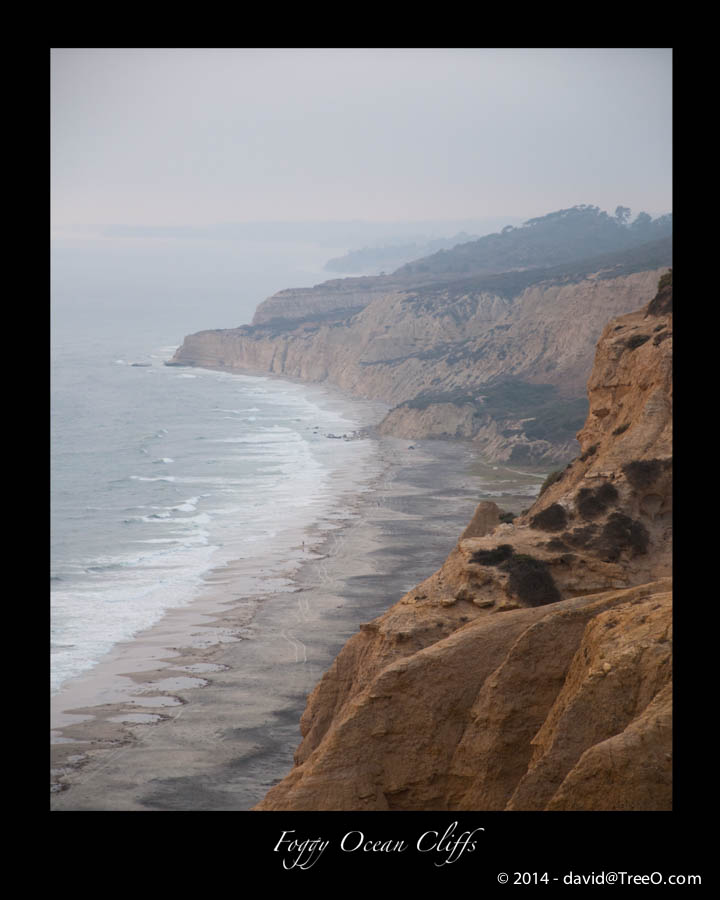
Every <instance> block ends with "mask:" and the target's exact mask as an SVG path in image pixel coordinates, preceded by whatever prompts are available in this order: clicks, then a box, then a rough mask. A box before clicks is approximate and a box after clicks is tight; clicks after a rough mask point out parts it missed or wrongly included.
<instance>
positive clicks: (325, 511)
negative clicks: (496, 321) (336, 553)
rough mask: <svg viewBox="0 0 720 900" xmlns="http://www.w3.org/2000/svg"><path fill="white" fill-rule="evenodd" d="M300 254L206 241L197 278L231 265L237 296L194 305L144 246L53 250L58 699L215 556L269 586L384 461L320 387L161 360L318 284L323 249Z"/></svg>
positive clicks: (191, 593) (177, 598) (75, 245)
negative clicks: (276, 298) (152, 270)
mask: <svg viewBox="0 0 720 900" xmlns="http://www.w3.org/2000/svg"><path fill="white" fill-rule="evenodd" d="M159 249H160V251H161V252H160V259H159V260H158V259H157V257H156V256H150V257H148V258H152V260H153V265H156V266H157V267H158V272H160V271H167V272H169V273H172V272H173V271H174V269H173V268H171V267H168V268H167V269H165V270H163V268H162V266H163V262H162V256H163V252H164V253H165V256H166V257H167V255H168V254H172V255H173V258H174V255H175V254H176V253H177V252H178V249H177V242H175V243H174V244H173V243H172V242H168V244H167V245H166V246H164V248H163V246H161V247H160V248H159ZM292 249H293V251H294V252H292V253H291V252H288V247H287V245H285V246H284V247H280V248H278V247H277V246H275V245H273V244H270V243H269V244H267V245H263V247H262V251H263V252H262V253H259V252H258V245H257V244H253V245H245V246H239V245H238V242H235V243H233V245H232V246H231V247H228V246H226V247H224V248H223V247H221V248H220V249H218V247H216V246H214V247H212V252H211V253H209V252H208V248H207V247H205V248H201V249H200V250H198V249H197V247H195V248H194V252H195V253H196V256H197V257H198V258H197V259H196V261H195V262H196V271H199V272H200V273H201V272H202V271H203V265H205V267H206V268H207V269H209V268H210V267H211V266H212V270H213V272H215V271H216V270H215V267H216V265H217V261H218V257H219V256H222V258H224V259H225V260H226V262H227V263H228V264H229V263H232V266H231V267H230V266H229V265H228V266H226V269H227V268H232V269H233V272H232V274H233V277H234V278H236V279H237V282H236V283H237V299H236V301H235V302H233V297H232V295H231V293H229V292H228V291H227V290H225V291H221V290H216V291H215V294H214V295H213V294H212V292H211V294H210V298H208V295H207V294H205V295H204V296H202V297H200V296H198V297H197V298H196V302H195V303H193V302H192V297H191V295H190V294H189V293H188V285H187V284H185V285H184V286H182V285H180V283H179V281H175V282H173V283H172V284H165V285H163V287H162V289H158V281H157V279H156V280H154V281H153V279H152V278H150V279H148V278H147V275H148V266H147V264H142V263H143V259H145V257H147V255H148V250H147V247H146V246H145V245H144V244H143V245H136V246H133V245H132V244H130V245H129V244H127V243H125V244H123V243H122V242H120V243H119V244H117V245H115V246H111V245H102V244H98V243H90V244H88V245H85V246H82V244H81V242H67V243H66V244H63V243H62V242H61V243H60V244H58V245H56V246H55V248H54V257H53V262H54V271H53V276H54V283H53V320H52V326H53V327H52V346H51V350H52V360H51V576H50V579H51V580H50V587H51V691H52V692H57V691H58V690H59V689H60V688H61V687H62V686H63V685H64V684H66V683H67V682H68V680H70V679H72V678H74V677H75V676H78V675H80V674H82V673H85V672H87V671H88V670H89V669H91V668H92V667H93V666H94V665H95V664H96V663H98V662H99V661H100V660H101V659H102V658H103V656H104V655H106V654H107V653H108V651H110V650H111V649H112V648H113V647H114V646H115V645H116V644H117V643H119V642H121V641H126V640H128V639H130V638H132V637H133V636H134V635H135V634H137V633H138V632H139V631H142V630H143V629H146V628H148V627H149V626H151V625H153V624H154V623H156V622H157V621H158V620H159V619H160V618H161V616H162V615H163V613H164V612H165V611H166V610H168V609H170V608H173V607H178V606H183V605H185V604H187V603H189V602H190V601H191V600H192V599H193V597H195V596H196V595H197V593H198V591H199V589H200V588H201V586H202V584H203V578H204V576H207V574H208V573H209V572H211V571H212V570H213V569H215V568H217V567H218V566H223V565H224V564H226V563H227V562H229V561H230V560H243V559H249V558H252V559H253V560H254V561H255V562H256V568H257V570H258V572H262V573H263V577H264V578H266V579H268V578H272V577H273V575H274V569H273V566H274V567H275V569H277V568H278V563H277V560H278V559H280V558H285V559H286V560H287V559H290V558H291V557H292V556H293V554H297V553H298V546H297V543H298V534H299V533H300V532H301V531H302V529H303V528H305V527H307V526H309V525H312V524H313V523H314V522H317V521H318V520H319V519H322V518H327V517H328V516H331V515H332V513H333V509H334V507H335V506H336V505H337V502H338V497H339V495H340V493H341V491H346V490H347V489H348V485H349V483H352V484H354V485H355V487H356V489H357V490H362V489H363V485H364V484H365V483H366V482H367V481H368V480H369V479H370V478H372V476H373V474H374V473H375V472H376V471H377V465H378V463H377V458H376V449H377V448H376V445H375V444H374V442H373V441H371V440H369V439H353V440H351V439H349V438H350V437H351V436H353V434H354V432H356V431H357V430H358V429H359V428H360V427H361V425H362V424H363V421H362V415H360V418H352V417H348V414H347V412H346V410H347V408H348V405H347V404H344V405H342V408H341V406H340V405H339V404H338V403H333V402H332V397H331V396H330V394H329V393H328V392H327V391H326V390H325V389H323V388H321V387H319V386H312V385H309V386H306V385H300V384H295V383H292V382H289V381H283V380H279V379H275V378H264V377H252V376H245V375H240V374H231V373H225V372H216V371H208V370H196V369H192V370H190V369H183V368H175V367H167V366H165V365H164V363H165V362H166V360H168V359H169V358H170V357H171V356H172V354H173V352H174V350H175V348H176V347H177V346H178V344H179V343H180V342H181V341H182V338H183V336H184V335H185V334H186V333H189V332H191V331H193V330H198V329H199V328H203V327H206V328H213V327H228V326H229V325H233V324H234V325H237V324H240V323H241V322H243V321H248V320H249V318H250V315H251V310H252V308H253V307H254V305H256V303H257V302H260V301H261V300H262V299H264V297H265V296H268V295H269V294H271V293H273V292H274V291H275V290H279V289H280V288H282V287H288V286H291V285H292V286H304V285H309V284H313V283H317V282H318V281H321V280H323V273H322V269H321V264H322V261H324V259H326V258H328V257H327V255H326V254H328V252H329V251H327V250H326V249H325V248H322V247H311V248H309V247H308V246H307V245H298V246H297V247H294V248H292ZM190 250H191V251H192V250H193V248H192V247H191V248H190ZM310 251H311V252H310ZM330 252H331V251H330ZM185 253H186V254H187V253H188V248H187V245H186V247H185ZM223 254H224V255H223ZM190 255H192V253H191V254H190ZM270 260H272V261H273V264H272V266H271V265H270ZM300 261H302V265H301V264H300ZM165 262H166V263H167V262H168V260H167V258H166V260H165ZM133 264H134V268H133ZM243 265H244V266H245V270H244V273H243ZM123 273H124V274H123ZM133 273H135V274H134V275H133ZM181 274H182V273H181ZM243 274H245V278H244V279H243ZM120 275H122V277H119V276H120ZM168 277H170V276H168ZM176 277H177V276H176ZM215 277H217V274H216V275H215ZM223 277H224V278H227V277H228V273H227V271H226V272H225V275H224V276H223ZM208 280H209V281H210V282H211V284H212V278H211V277H209V278H208ZM170 281H172V277H170ZM178 297H179V299H178ZM243 301H244V308H243ZM236 310H237V312H236ZM358 410H359V411H361V412H362V405H359V406H358ZM328 435H339V436H340V437H335V438H331V437H328ZM342 435H346V436H347V437H346V438H345V439H343V438H342ZM341 476H342V477H341ZM348 477H350V481H348ZM283 542H284V543H283ZM270 550H272V553H270ZM283 550H284V551H285V552H283ZM271 557H272V559H271Z"/></svg>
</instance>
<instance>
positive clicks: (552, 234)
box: [395, 205, 672, 277]
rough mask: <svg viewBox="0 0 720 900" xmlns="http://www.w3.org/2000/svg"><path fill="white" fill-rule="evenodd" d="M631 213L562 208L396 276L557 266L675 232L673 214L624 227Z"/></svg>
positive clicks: (438, 255)
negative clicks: (612, 214)
mask: <svg viewBox="0 0 720 900" xmlns="http://www.w3.org/2000/svg"><path fill="white" fill-rule="evenodd" d="M629 214H630V210H629V209H627V208H626V207H618V208H617V210H616V214H615V216H614V217H611V216H609V215H608V214H607V213H606V212H603V211H602V210H600V209H599V208H598V207H597V206H587V205H581V206H574V207H571V208H570V209H560V210H557V212H553V213H549V214H548V215H546V216H541V217H539V218H536V219H529V220H528V221H527V222H525V223H524V224H523V225H521V226H519V227H514V226H511V225H508V226H507V227H506V228H504V229H503V230H502V231H501V232H500V233H499V234H490V235H486V236H485V237H482V238H479V239H478V240H476V241H470V242H468V243H463V244H461V245H460V246H457V247H454V248H453V249H451V250H440V251H438V252H437V253H434V254H432V255H431V256H427V257H425V258H424V259H418V260H415V261H413V262H411V263H408V264H407V265H405V266H403V267H402V268H401V269H399V270H398V272H396V273H395V274H396V275H404V276H406V277H407V276H412V275H423V276H427V275H429V274H433V275H436V276H437V275H453V276H454V275H467V274H470V273H472V272H504V271H507V270H510V269H525V268H534V267H536V266H555V265H559V264H561V263H566V262H570V261H571V260H574V259H582V258H584V257H589V256H596V255H598V254H602V253H612V252H616V251H618V250H627V249H630V248H631V247H635V246H638V245H639V244H645V243H648V242H649V241H654V240H659V239H660V238H664V237H668V236H669V235H670V234H672V215H666V216H661V217H660V218H658V219H655V220H653V219H651V217H650V216H648V214H647V213H640V214H639V215H638V216H637V217H636V219H635V220H634V221H633V222H632V224H630V225H628V224H626V221H627V218H628V217H629Z"/></svg>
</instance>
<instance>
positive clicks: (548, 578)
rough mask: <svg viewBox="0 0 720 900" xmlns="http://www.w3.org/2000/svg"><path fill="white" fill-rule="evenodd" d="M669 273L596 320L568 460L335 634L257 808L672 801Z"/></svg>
mask: <svg viewBox="0 0 720 900" xmlns="http://www.w3.org/2000/svg"><path fill="white" fill-rule="evenodd" d="M665 282H666V283H665V284H664V285H663V286H662V288H661V290H660V291H659V292H658V295H657V297H656V298H655V299H654V300H653V302H652V303H650V304H649V305H647V306H646V307H644V308H643V309H641V310H640V311H637V312H634V313H630V314H628V315H624V316H622V317H620V318H619V319H616V320H614V321H612V322H611V323H610V324H608V325H607V326H606V327H605V329H604V331H603V333H602V337H601V339H600V342H599V345H598V348H597V353H596V357H595V365H594V368H593V371H592V375H591V378H590V381H589V383H588V399H589V405H590V411H589V414H588V416H587V421H586V424H585V426H584V428H583V429H582V430H581V431H580V433H579V435H578V438H579V441H580V445H581V453H580V455H579V456H578V458H576V459H575V460H574V461H573V462H572V463H571V464H570V465H568V467H567V468H566V469H565V470H564V471H563V472H562V473H561V474H559V477H557V478H556V480H555V481H554V482H553V483H552V484H550V486H549V487H547V488H546V490H544V491H543V493H542V495H541V496H540V498H539V499H538V500H537V502H536V503H535V504H534V506H533V507H532V508H531V509H530V510H529V511H528V512H527V513H526V514H525V515H523V516H520V517H518V518H516V519H515V520H514V521H513V522H512V523H500V518H499V516H500V511H499V510H498V509H497V507H496V506H495V505H494V504H492V503H483V504H480V506H479V507H478V510H477V512H476V515H475V517H474V519H473V522H471V523H470V525H469V526H468V528H467V529H466V531H465V532H464V533H463V535H461V537H460V539H459V541H458V544H457V547H456V548H455V550H454V551H453V552H452V553H451V554H450V556H449V557H448V559H447V561H446V562H445V564H444V565H443V566H442V568H441V569H440V570H439V571H438V572H436V573H435V574H434V575H432V576H431V577H430V578H428V579H427V580H426V581H425V582H423V583H422V584H420V585H419V586H418V587H417V588H415V589H413V590H412V591H409V592H408V593H407V594H406V595H405V596H404V597H402V598H401V599H400V600H399V602H398V603H396V604H395V605H394V606H393V607H391V608H390V609H389V610H388V611H387V612H386V613H385V614H383V615H382V616H380V617H379V618H378V619H376V620H374V621H373V622H369V623H367V624H366V625H364V626H362V628H361V630H360V632H359V633H358V634H356V635H355V636H354V637H352V638H351V639H350V640H349V641H348V643H347V644H346V645H345V647H344V648H343V650H342V651H341V653H340V654H339V656H338V657H337V659H336V660H335V662H334V663H333V665H332V667H331V668H330V669H329V671H328V672H327V673H326V675H325V676H324V677H323V679H322V680H321V682H320V683H319V684H318V686H317V687H316V688H315V690H314V691H313V693H312V694H311V696H310V698H309V700H308V704H307V708H306V711H305V713H304V715H303V718H302V722H301V731H302V734H303V741H302V743H301V745H300V747H299V748H298V751H297V754H296V764H295V767H294V768H293V770H292V771H291V773H290V774H289V775H288V776H287V777H286V778H285V779H284V780H283V781H282V782H281V783H280V784H278V785H276V786H275V787H274V788H273V789H272V790H271V791H270V792H269V793H268V795H267V796H266V798H265V799H264V801H263V802H262V803H261V804H260V805H259V806H258V807H257V809H265V810H271V809H272V810H279V809H298V810H300V809H306V810H310V809H313V810H314V809H318V810H323V809H328V810H329V809H346V810H355V809H357V810H370V809H379V810H383V809H384V810H388V809H389V810H395V809H407V810H410V809H416V810H417V809H437V810H444V809H448V810H462V809H488V810H517V809H519V810H528V809H532V810H543V809H553V810H563V809H565V810H569V809H573V810H578V809H583V810H630V809H636V810H655V809H658V810H660V809H669V808H670V806H671V772H672V759H671V756H672V744H671V714H672V705H671V701H672V686H671V685H672V682H671V678H672V674H671V666H672V656H671V640H672V607H671V578H670V576H671V540H672V530H671V529H672V522H671V515H672V509H671V503H672V485H671V479H672V456H671V454H672V443H671V437H672V434H671V427H672V380H671V377H672V371H671V364H672V310H671V306H672V287H671V281H670V280H669V279H665ZM656 283H657V282H656Z"/></svg>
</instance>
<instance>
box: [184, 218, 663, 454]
mask: <svg viewBox="0 0 720 900" xmlns="http://www.w3.org/2000/svg"><path fill="white" fill-rule="evenodd" d="M563 221H564V220H563ZM612 227H613V228H616V227H617V228H624V226H620V225H615V226H612ZM520 230H521V231H522V229H520ZM532 230H533V229H532V228H531V229H529V230H528V233H530V232H532ZM625 230H627V229H625ZM500 237H502V235H501V236H500ZM483 240H484V239H483ZM671 264H672V242H671V238H669V237H665V238H662V239H659V240H656V241H651V242H648V243H645V244H642V245H638V246H634V247H631V248H629V249H625V250H622V251H617V252H613V253H604V254H601V255H598V256H594V257H590V258H583V259H577V260H574V261H571V262H568V263H563V264H559V265H556V266H544V267H541V268H535V269H525V270H523V271H512V272H503V273H496V274H490V275H488V274H484V275H473V276H470V277H467V278H450V279H448V278H447V277H443V278H436V279H435V280H434V281H426V282H423V283H415V284H414V286H410V285H409V282H408V280H407V279H404V280H403V279H400V277H399V276H395V275H393V276H386V277H384V278H371V277H367V278H353V279H350V278H349V279H340V280H336V281H330V282H326V283H324V284H323V285H318V286H316V287H315V288H309V289H302V290H288V291H281V292H280V293H278V294H276V295H275V296H274V297H271V298H269V299H268V300H266V301H265V302H264V303H263V304H261V305H260V307H259V308H258V311H257V313H256V316H255V320H254V324H253V325H251V326H243V327H240V328H236V329H225V330H216V331H204V332H199V333H197V334H194V335H189V336H188V337H187V338H186V339H185V341H184V343H183V345H182V347H180V348H179V349H178V351H177V353H176V354H175V356H174V358H173V360H172V361H171V364H173V365H197V366H205V367H226V368H230V369H235V370H240V371H249V372H256V373H261V372H270V373H273V374H277V375H285V376H290V377H293V378H300V379H302V380H306V381H314V382H323V381H328V382H331V383H333V384H335V385H337V386H339V387H340V388H342V389H344V390H346V391H347V392H349V393H350V394H352V395H354V396H357V397H361V398H364V399H372V400H378V401H381V402H383V403H386V404H387V405H388V407H391V410H390V412H389V415H388V416H387V417H386V419H385V420H384V421H383V423H381V425H380V428H381V430H382V431H384V432H386V433H392V434H395V435H398V436H401V437H407V438H412V439H415V438H421V437H444V438H466V439H473V440H476V441H477V442H478V447H479V449H481V450H482V451H483V452H484V453H485V454H486V456H488V457H490V458H495V459H512V460H514V461H524V462H533V463H541V464H546V463H547V462H552V461H558V460H567V459H569V458H570V457H571V456H573V455H574V453H575V452H576V449H577V444H576V442H575V433H576V431H577V430H578V428H579V427H580V425H581V424H582V421H583V418H584V415H585V412H586V409H587V405H586V400H585V384H586V381H587V377H588V375H589V372H590V368H591V364H592V357H593V353H594V348H595V344H596V342H597V339H598V337H599V335H600V333H601V331H602V328H603V327H604V325H605V324H606V323H607V321H608V320H609V319H610V318H612V317H613V316H617V315H620V314H622V313H624V312H629V311H630V310H632V309H636V308H637V307H639V306H641V305H643V304H645V303H647V302H648V301H649V300H650V299H651V297H652V296H653V293H654V290H655V286H656V285H657V280H658V278H659V276H660V274H662V272H663V271H665V270H666V269H667V267H669V266H670V265H671ZM301 313H302V315H300V314H301ZM569 321H572V323H573V328H572V329H568V328H567V323H568V322H569Z"/></svg>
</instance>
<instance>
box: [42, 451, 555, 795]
mask: <svg viewBox="0 0 720 900" xmlns="http://www.w3.org/2000/svg"><path fill="white" fill-rule="evenodd" d="M380 453H381V456H382V460H383V465H384V468H383V471H382V474H381V475H379V476H378V477H377V478H376V479H375V482H374V483H373V484H372V485H371V490H369V491H367V492H366V493H363V494H359V495H354V496H352V497H347V498H346V501H345V502H346V508H345V510H344V512H342V513H341V518H334V519H326V520H321V521H319V522H317V523H315V525H314V526H313V527H312V528H311V529H308V530H307V531H306V532H305V533H301V532H299V533H298V536H297V549H298V551H299V553H300V554H301V555H302V559H303V562H302V563H301V564H300V566H299V567H292V569H291V570H289V571H288V572H287V573H285V575H284V576H283V577H279V578H278V577H276V576H274V577H272V578H263V573H262V571H260V572H258V571H254V570H253V566H252V561H245V562H244V563H236V564H234V565H231V566H228V567H224V568H223V569H219V570H216V572H214V573H213V574H212V575H211V576H210V577H209V578H208V579H207V586H206V589H205V590H204V591H203V592H202V594H201V596H200V597H199V598H198V599H197V601H195V602H194V603H193V604H191V605H190V606H188V607H184V608H182V609H178V610H173V611H171V612H169V613H168V614H167V615H166V616H165V617H164V618H163V619H162V620H161V622H159V623H158V624H157V625H155V626H154V627H153V628H151V629H149V630H148V631H147V632H145V633H143V634H141V635H138V636H137V637H136V639H135V640H133V641H132V642H128V643H126V644H122V645H119V646H118V647H117V648H116V649H115V650H114V651H113V653H111V654H110V655H109V656H108V657H107V658H106V659H105V660H104V661H103V662H102V663H101V664H100V665H99V666H97V667H96V668H95V669H93V670H92V671H91V672H90V673H88V674H87V675H85V676H82V677H81V678H79V679H76V680H75V681H74V682H73V683H72V684H71V685H69V686H68V689H67V690H64V691H62V692H61V694H59V695H58V696H57V697H56V699H55V702H54V703H53V707H52V722H51V724H52V727H53V731H52V740H53V743H52V745H51V756H52V775H51V808H52V809H54V810H137V811H139V810H206V811H208V810H247V809H250V808H251V807H252V806H253V805H255V804H256V803H258V802H259V801H260V800H261V799H262V798H263V797H264V795H265V793H266V792H267V791H268V789H269V788H270V787H271V786H272V785H273V784H275V783H276V782H277V781H278V780H280V779H281V778H283V777H284V776H285V775H286V774H287V773H288V771H289V770H290V768H291V767H292V763H293V753H294V751H295V749H296V748H297V746H298V744H299V743H300V737H301V736H300V729H299V721H300V716H301V715H302V712H303V710H304V708H305V702H306V698H307V696H308V694H309V693H310V691H312V689H313V688H314V686H315V685H316V683H317V682H318V681H319V679H320V678H321V676H322V674H323V672H325V671H326V670H327V668H328V667H329V666H330V664H331V662H332V660H333V659H334V658H335V656H336V655H337V653H338V652H339V650H340V649H341V647H342V646H343V644H344V643H345V641H346V640H347V639H348V638H349V637H350V636H351V635H352V634H354V633H355V632H356V631H357V630H358V628H359V625H360V623H362V622H367V621H369V620H371V619H373V618H375V617H376V616H377V615H379V614H380V613H382V612H383V611H384V610H386V609H387V608H388V607H389V606H390V605H391V604H392V603H394V602H395V601H397V600H398V599H399V598H400V597H401V596H402V595H403V594H404V593H405V592H406V591H407V590H409V589H410V588H411V587H413V586H414V585H416V584H417V583H418V582H420V581H422V580H423V579H424V578H426V577H427V576H428V575H430V574H431V573H432V572H434V571H435V569H437V568H438V567H439V566H440V565H441V563H442V562H443V561H444V559H445V557H446V556H447V554H448V553H449V552H450V550H451V549H452V548H453V546H454V545H455V543H456V541H457V538H458V536H459V534H460V532H461V531H462V529H463V528H464V527H465V525H466V524H467V523H468V521H469V520H470V517H471V515H472V513H473V510H474V509H475V506H476V504H477V503H478V502H479V501H480V500H482V499H493V500H495V501H496V502H497V503H498V505H500V506H501V507H503V508H504V509H507V510H512V511H513V512H519V511H520V509H522V508H524V507H526V506H529V505H530V502H531V498H532V496H533V494H534V493H535V492H536V491H537V486H538V485H539V483H540V482H541V480H542V476H538V475H537V474H531V475H529V476H528V477H521V473H515V474H513V473H512V470H509V469H505V468H503V467H488V466H483V465H482V464H481V463H479V462H478V460H477V458H476V455H475V453H474V451H473V448H472V445H470V444H469V443H454V442H452V443H451V442H441V441H417V442H410V441H405V440H398V439H392V438H382V439H381V441H380ZM493 477H497V478H498V479H513V478H516V479H517V481H516V483H515V485H514V490H515V491H516V493H514V494H513V495H512V496H504V497H497V496H491V495H488V493H487V490H486V491H485V492H483V488H482V483H484V484H485V486H486V488H487V481H488V479H492V478H493ZM506 484H509V482H506ZM522 484H527V485H533V486H534V490H533V488H529V489H528V490H527V491H524V489H523V487H522ZM497 487H498V488H499V489H501V490H502V489H503V485H502V484H498V485H497Z"/></svg>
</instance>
